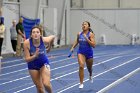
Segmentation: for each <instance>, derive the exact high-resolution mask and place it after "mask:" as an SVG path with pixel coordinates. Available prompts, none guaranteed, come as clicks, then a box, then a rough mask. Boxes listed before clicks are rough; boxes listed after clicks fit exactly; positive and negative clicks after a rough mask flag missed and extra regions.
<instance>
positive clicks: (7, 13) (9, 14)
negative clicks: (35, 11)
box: [2, 4, 19, 54]
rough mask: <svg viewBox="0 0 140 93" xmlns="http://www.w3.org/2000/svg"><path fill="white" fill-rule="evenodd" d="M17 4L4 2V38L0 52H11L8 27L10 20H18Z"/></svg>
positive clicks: (10, 23) (10, 24)
mask: <svg viewBox="0 0 140 93" xmlns="http://www.w3.org/2000/svg"><path fill="white" fill-rule="evenodd" d="M18 11H19V4H4V6H3V16H4V25H5V27H6V31H5V38H4V42H3V49H2V54H4V53H9V52H13V49H12V45H11V38H10V27H11V26H12V20H13V19H15V20H17V22H18V19H19V13H18Z"/></svg>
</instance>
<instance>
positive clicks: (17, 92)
mask: <svg viewBox="0 0 140 93" xmlns="http://www.w3.org/2000/svg"><path fill="white" fill-rule="evenodd" d="M119 57H121V56H118V57H114V58H111V59H108V60H105V61H103V62H101V63H98V64H95V65H93V66H97V65H100V64H102V63H106V62H109V61H111V60H114V59H117V58H119ZM84 69H87V68H86V67H85V68H84ZM78 71H79V70H76V71H73V72H71V73H68V74H65V75H62V76H59V77H56V78H54V79H51V81H54V80H57V79H60V78H62V77H65V76H68V75H71V74H74V73H76V72H78ZM32 87H34V85H33V86H30V87H27V88H26V89H22V90H19V91H16V92H14V93H19V92H22V91H25V90H27V89H30V88H32Z"/></svg>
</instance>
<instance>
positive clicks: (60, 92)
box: [57, 57, 140, 93]
mask: <svg viewBox="0 0 140 93" xmlns="http://www.w3.org/2000/svg"><path fill="white" fill-rule="evenodd" d="M139 58H140V57H136V58H134V59H131V60H129V61H127V62H125V63H123V64H120V65H118V66H115V67H114V68H111V69H109V70H106V71H104V72H102V73H100V74H98V75H96V76H94V77H93V78H95V77H98V76H100V75H102V74H105V73H107V72H109V71H111V70H114V69H116V68H118V67H121V66H123V65H126V64H128V63H130V62H133V61H134V60H137V59H139ZM88 80H89V79H86V80H84V82H86V81H88ZM78 85H79V83H77V84H74V85H72V86H70V87H67V88H65V89H63V90H61V91H59V92H57V93H62V92H64V91H66V90H69V89H71V88H73V87H75V86H78Z"/></svg>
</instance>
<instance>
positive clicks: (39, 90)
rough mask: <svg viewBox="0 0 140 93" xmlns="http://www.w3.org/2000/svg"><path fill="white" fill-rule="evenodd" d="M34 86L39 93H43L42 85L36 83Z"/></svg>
mask: <svg viewBox="0 0 140 93" xmlns="http://www.w3.org/2000/svg"><path fill="white" fill-rule="evenodd" d="M36 88H37V91H38V92H39V93H44V88H43V86H41V85H37V84H36Z"/></svg>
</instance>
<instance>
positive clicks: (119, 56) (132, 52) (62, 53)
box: [0, 46, 140, 93]
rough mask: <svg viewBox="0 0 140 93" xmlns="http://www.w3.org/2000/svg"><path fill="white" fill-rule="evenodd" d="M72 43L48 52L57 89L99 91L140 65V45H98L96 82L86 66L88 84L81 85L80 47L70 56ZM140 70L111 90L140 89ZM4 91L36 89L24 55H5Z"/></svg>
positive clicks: (0, 88) (0, 76)
mask: <svg viewBox="0 0 140 93" xmlns="http://www.w3.org/2000/svg"><path fill="white" fill-rule="evenodd" d="M69 49H70V48H69V47H68V48H62V49H57V50H53V51H51V52H50V53H48V58H49V61H50V65H51V83H52V87H53V92H54V93H96V92H97V91H99V90H101V89H102V88H104V87H106V86H108V85H109V84H111V83H113V82H114V81H116V80H118V79H119V78H121V77H123V76H125V75H127V74H128V73H130V72H131V71H133V70H135V69H137V68H138V67H140V58H137V57H140V53H139V51H140V46H97V47H96V48H95V49H94V64H93V80H94V82H93V83H90V81H89V80H88V78H89V75H88V71H87V68H86V66H85V70H84V72H85V77H84V88H83V89H78V86H79V77H78V62H77V56H76V55H77V53H76V51H77V49H76V50H75V51H74V56H72V57H71V58H68V57H67V56H68V54H69ZM139 77H140V73H137V74H135V75H134V76H131V77H130V78H129V80H127V81H124V82H122V83H120V84H118V85H116V87H114V88H111V89H110V90H109V92H108V93H140V90H139V87H140V79H139ZM0 93H36V88H35V86H34V84H33V82H32V80H31V77H30V75H29V73H28V70H27V64H26V62H25V61H24V59H23V58H17V57H11V58H6V59H2V69H1V73H0Z"/></svg>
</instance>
